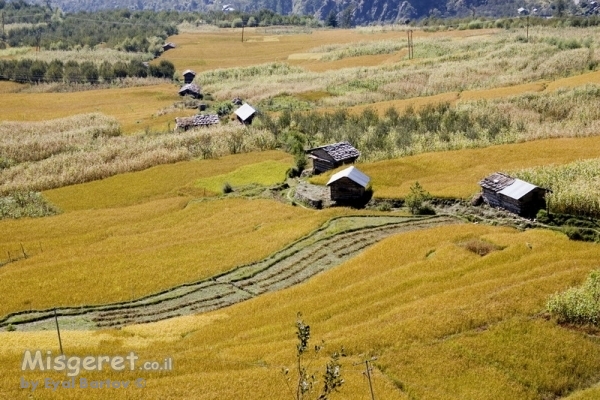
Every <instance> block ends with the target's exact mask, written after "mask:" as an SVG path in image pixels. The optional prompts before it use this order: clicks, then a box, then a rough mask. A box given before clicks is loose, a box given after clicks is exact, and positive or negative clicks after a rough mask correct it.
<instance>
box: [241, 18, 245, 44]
mask: <svg viewBox="0 0 600 400" xmlns="http://www.w3.org/2000/svg"><path fill="white" fill-rule="evenodd" d="M244 25H245V24H244V19H242V43H244Z"/></svg>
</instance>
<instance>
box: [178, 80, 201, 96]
mask: <svg viewBox="0 0 600 400" xmlns="http://www.w3.org/2000/svg"><path fill="white" fill-rule="evenodd" d="M179 95H180V96H186V95H189V96H192V97H193V98H195V99H198V98H200V97H201V96H202V95H201V93H200V87H199V86H198V85H196V84H195V83H186V84H185V85H183V86H182V87H181V89H179Z"/></svg>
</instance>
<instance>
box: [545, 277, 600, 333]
mask: <svg viewBox="0 0 600 400" xmlns="http://www.w3.org/2000/svg"><path fill="white" fill-rule="evenodd" d="M546 308H547V309H548V311H549V312H550V313H551V314H552V315H553V316H555V317H556V318H557V319H558V321H559V322H561V323H573V324H581V325H587V324H589V325H594V326H599V322H600V320H599V316H600V271H593V272H592V273H590V275H589V277H588V278H587V280H586V281H585V282H584V283H583V285H582V286H581V287H574V288H570V289H568V290H567V291H565V292H563V293H557V294H555V295H553V296H552V297H550V300H548V303H547V306H546Z"/></svg>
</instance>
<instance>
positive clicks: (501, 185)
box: [479, 172, 547, 200]
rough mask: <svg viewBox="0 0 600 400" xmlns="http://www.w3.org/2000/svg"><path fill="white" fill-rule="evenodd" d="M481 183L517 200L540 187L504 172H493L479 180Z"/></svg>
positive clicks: (482, 185)
mask: <svg viewBox="0 0 600 400" xmlns="http://www.w3.org/2000/svg"><path fill="white" fill-rule="evenodd" d="M479 185H480V186H481V187H483V188H486V189H490V190H492V191H494V192H496V193H500V194H503V195H504V196H507V197H510V198H511V199H515V200H519V199H520V198H522V197H523V196H525V195H526V194H527V193H529V192H531V191H532V190H534V189H537V188H540V187H539V186H536V185H533V184H531V183H529V182H525V181H523V180H521V179H516V178H513V177H511V176H508V175H506V174H503V173H502V172H496V173H493V174H492V175H490V176H488V177H487V178H485V179H483V180H482V181H481V182H479ZM540 189H543V188H540ZM543 190H547V189H543Z"/></svg>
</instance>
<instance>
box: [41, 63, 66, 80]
mask: <svg viewBox="0 0 600 400" xmlns="http://www.w3.org/2000/svg"><path fill="white" fill-rule="evenodd" d="M63 67H64V65H63V62H62V61H60V60H52V61H50V64H48V68H47V69H46V76H45V78H46V80H47V81H49V82H60V81H62V79H63Z"/></svg>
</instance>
